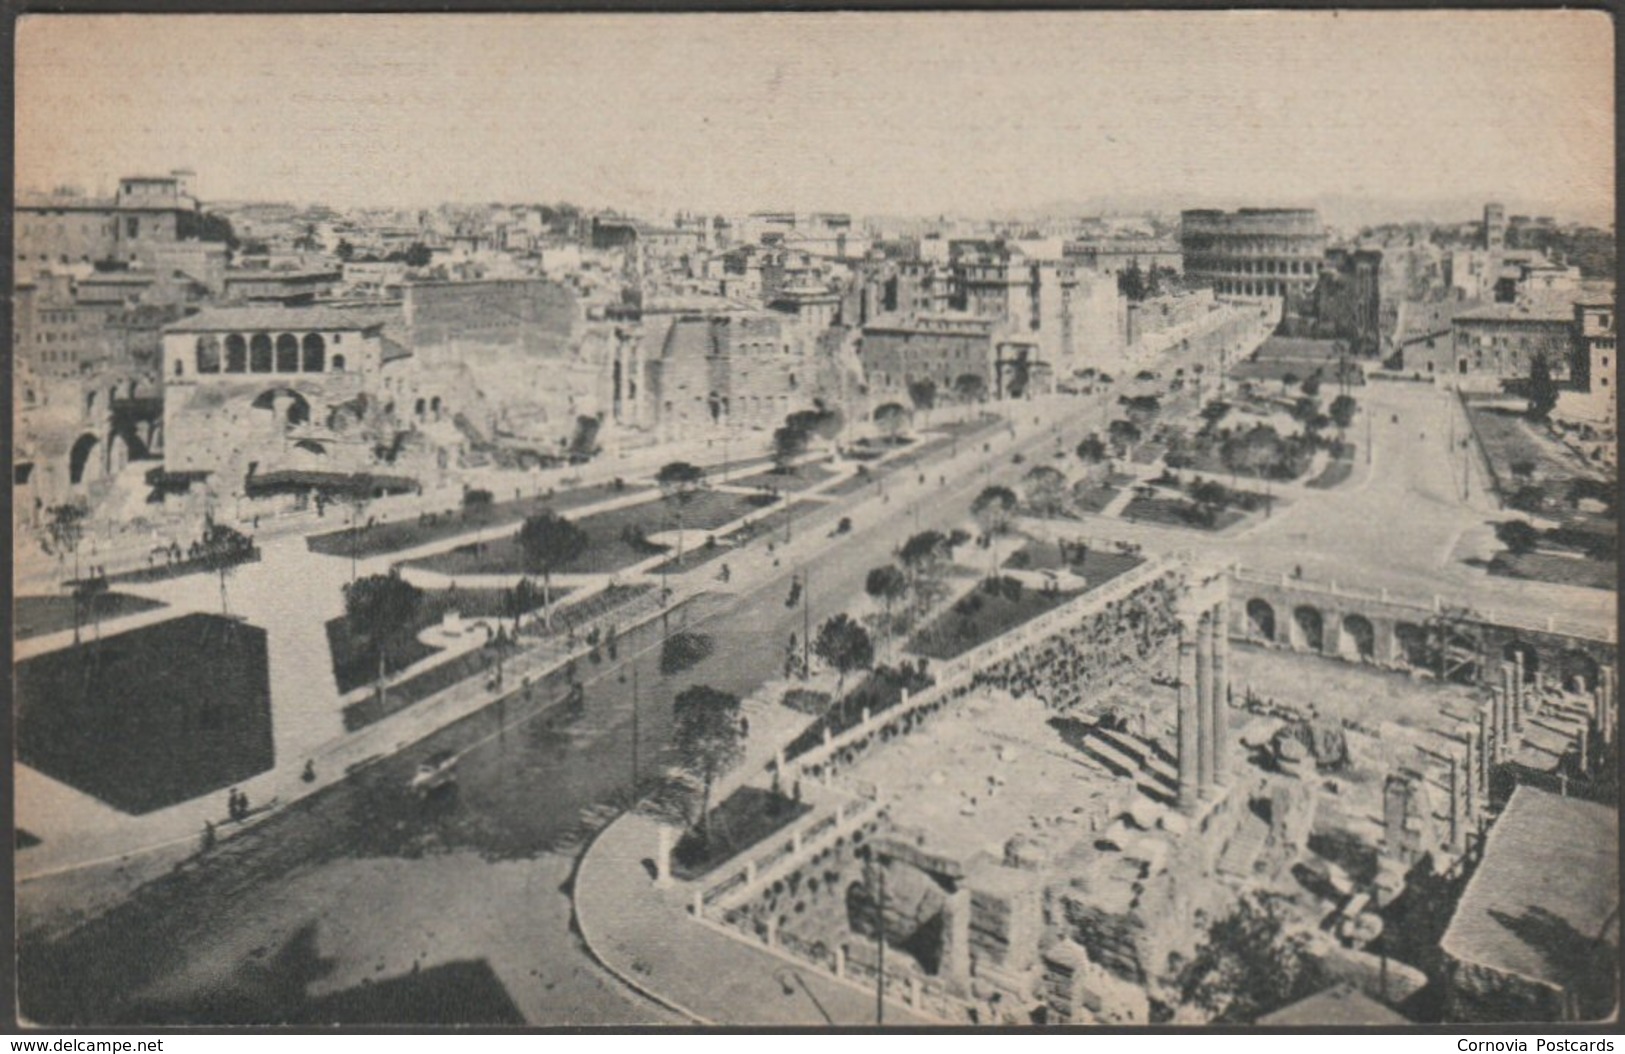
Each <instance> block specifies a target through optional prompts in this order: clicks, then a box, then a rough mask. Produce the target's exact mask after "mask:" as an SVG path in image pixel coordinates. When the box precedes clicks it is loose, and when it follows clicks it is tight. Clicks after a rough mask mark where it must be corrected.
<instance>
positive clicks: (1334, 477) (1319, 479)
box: [1308, 453, 1354, 490]
mask: <svg viewBox="0 0 1625 1054" xmlns="http://www.w3.org/2000/svg"><path fill="white" fill-rule="evenodd" d="M1353 474H1354V458H1353V456H1352V453H1351V456H1349V457H1346V458H1344V457H1339V458H1333V459H1332V460H1330V461H1328V462H1326V467H1325V468H1323V469H1321V470H1320V475H1318V476H1316V477H1315V478H1314V479H1312V480H1310V481H1309V483H1308V486H1310V487H1312V488H1314V489H1315V490H1331V489H1332V488H1333V487H1335V486H1337V485H1338V484H1340V483H1343V482H1344V481H1345V480H1347V479H1348V478H1349V476H1351V475H1353Z"/></svg>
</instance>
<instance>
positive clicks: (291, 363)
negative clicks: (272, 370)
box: [276, 333, 299, 373]
mask: <svg viewBox="0 0 1625 1054" xmlns="http://www.w3.org/2000/svg"><path fill="white" fill-rule="evenodd" d="M276 371H277V372H278V373H298V372H299V338H298V337H296V336H294V335H293V334H292V333H284V334H282V336H280V337H278V338H276Z"/></svg>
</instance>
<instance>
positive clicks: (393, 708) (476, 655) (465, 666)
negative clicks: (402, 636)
mask: <svg viewBox="0 0 1625 1054" xmlns="http://www.w3.org/2000/svg"><path fill="white" fill-rule="evenodd" d="M653 588H654V586H653V585H649V584H645V583H638V584H637V585H631V586H610V587H609V588H608V589H605V590H603V591H602V592H600V593H598V594H596V595H594V596H591V597H588V598H587V599H585V600H582V601H580V602H578V603H575V604H572V605H570V606H569V607H567V608H565V609H564V610H563V611H560V612H559V613H558V614H557V615H555V616H554V617H553V626H552V629H551V630H549V629H548V628H546V627H545V626H544V625H542V624H541V623H540V622H539V621H533V622H530V623H528V624H526V626H525V627H524V628H523V629H522V630H521V631H520V635H521V636H522V637H526V638H541V637H549V636H552V637H558V636H563V635H565V634H568V633H570V632H571V631H572V630H574V629H576V628H578V627H580V626H584V625H586V624H587V623H590V622H592V621H594V620H595V619H598V618H601V617H603V616H604V615H606V614H608V613H609V612H611V611H613V610H615V609H616V608H618V607H620V606H621V605H623V604H626V603H628V602H629V601H631V600H632V599H634V598H636V597H639V596H642V595H643V594H644V593H647V592H649V591H650V590H652V589H653ZM459 592H461V593H463V594H464V595H466V594H468V593H470V592H475V591H474V590H466V589H465V590H460V591H459ZM479 592H492V591H491V590H480V591H479ZM496 660H497V655H496V652H495V651H494V650H493V649H492V648H490V647H481V648H475V649H474V650H473V651H469V652H465V653H463V654H462V655H459V656H457V657H456V658H454V659H450V660H448V661H446V662H443V663H440V664H438V665H436V666H432V667H430V668H429V669H427V670H424V671H422V672H421V673H417V674H414V675H413V676H411V677H408V678H406V679H405V680H403V681H401V682H399V683H398V684H392V685H390V686H389V688H388V690H387V691H386V692H385V693H384V698H383V699H382V700H381V701H380V700H379V698H378V696H377V695H376V694H369V695H367V696H366V697H365V698H362V699H359V700H357V701H356V702H354V703H351V704H350V705H349V706H346V707H345V708H344V728H345V730H346V731H350V732H353V731H355V730H356V729H358V728H362V727H365V726H366V725H370V724H372V723H373V722H374V721H379V720H382V719H383V718H386V717H388V716H389V715H391V714H395V713H399V712H400V711H402V710H405V709H406V708H407V707H409V706H412V705H413V704H415V703H418V702H421V701H422V700H424V699H427V698H429V697H430V696H432V695H435V694H437V693H439V692H443V691H445V690H446V689H447V688H450V687H451V686H452V685H454V684H459V683H461V682H463V681H466V680H468V679H469V678H470V677H477V676H480V675H481V674H483V673H484V672H485V671H486V670H488V669H490V668H491V667H492V666H493V665H495V664H496ZM373 661H374V662H376V661H377V660H376V659H374V660H373ZM375 672H376V667H375Z"/></svg>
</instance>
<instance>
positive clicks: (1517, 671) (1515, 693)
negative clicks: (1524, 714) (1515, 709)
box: [1512, 651, 1524, 708]
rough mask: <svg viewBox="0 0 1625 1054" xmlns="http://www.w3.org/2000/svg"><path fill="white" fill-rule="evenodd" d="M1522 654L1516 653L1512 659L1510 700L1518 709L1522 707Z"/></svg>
mask: <svg viewBox="0 0 1625 1054" xmlns="http://www.w3.org/2000/svg"><path fill="white" fill-rule="evenodd" d="M1523 696H1524V686H1523V652H1521V651H1520V652H1517V653H1516V654H1515V655H1514V656H1513V659H1512V699H1513V701H1514V702H1515V703H1517V705H1518V706H1519V708H1522V706H1523Z"/></svg>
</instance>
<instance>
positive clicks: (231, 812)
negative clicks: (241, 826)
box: [226, 787, 242, 820]
mask: <svg viewBox="0 0 1625 1054" xmlns="http://www.w3.org/2000/svg"><path fill="white" fill-rule="evenodd" d="M226 815H227V816H228V817H230V818H231V819H233V820H240V819H242V816H241V814H239V813H238V811H237V788H236V787H233V788H231V793H230V794H227V795H226Z"/></svg>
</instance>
